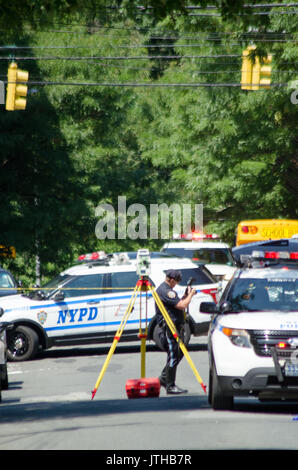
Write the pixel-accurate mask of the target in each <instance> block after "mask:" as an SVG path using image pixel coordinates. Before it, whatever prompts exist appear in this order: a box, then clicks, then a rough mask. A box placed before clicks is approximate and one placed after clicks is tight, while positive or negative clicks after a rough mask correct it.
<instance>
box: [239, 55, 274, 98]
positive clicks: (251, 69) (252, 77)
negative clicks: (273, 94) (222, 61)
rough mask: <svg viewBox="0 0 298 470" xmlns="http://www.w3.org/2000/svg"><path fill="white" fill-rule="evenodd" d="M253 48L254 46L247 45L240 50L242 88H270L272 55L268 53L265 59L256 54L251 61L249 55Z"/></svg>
mask: <svg viewBox="0 0 298 470" xmlns="http://www.w3.org/2000/svg"><path fill="white" fill-rule="evenodd" d="M255 49H256V46H249V47H248V48H247V49H245V50H244V51H243V52H242V68H241V89H242V90H259V89H260V88H261V89H262V88H270V83H271V62H272V55H268V56H267V58H266V59H261V60H260V58H259V57H258V56H256V57H255V60H254V62H253V60H252V58H251V57H250V56H249V55H250V52H251V51H252V50H255Z"/></svg>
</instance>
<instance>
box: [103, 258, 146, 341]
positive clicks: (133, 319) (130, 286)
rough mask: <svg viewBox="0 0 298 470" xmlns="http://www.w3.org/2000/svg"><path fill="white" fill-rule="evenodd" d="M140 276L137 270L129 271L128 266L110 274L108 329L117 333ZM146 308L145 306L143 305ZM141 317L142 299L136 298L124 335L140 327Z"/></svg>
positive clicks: (107, 313) (107, 306)
mask: <svg viewBox="0 0 298 470" xmlns="http://www.w3.org/2000/svg"><path fill="white" fill-rule="evenodd" d="M138 279H139V278H138V276H137V274H136V272H135V271H128V270H127V268H125V267H124V269H122V270H121V268H120V267H119V270H117V271H115V272H110V273H109V274H108V286H109V288H108V290H107V293H108V295H107V298H106V302H105V307H106V325H107V331H109V332H110V333H111V334H113V333H115V332H116V331H117V329H118V328H119V326H120V323H121V320H122V318H123V315H124V314H125V312H126V310H127V307H128V304H129V301H130V299H131V296H132V294H133V290H134V288H135V287H136V284H137V282H138ZM143 308H145V307H143ZM139 319H140V300H139V297H138V298H137V299H136V301H135V304H134V308H133V310H132V312H131V314H130V316H129V319H128V321H127V324H126V326H125V329H124V332H123V334H124V335H127V333H128V334H132V333H134V332H136V331H138V329H139Z"/></svg>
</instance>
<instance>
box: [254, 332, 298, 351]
mask: <svg viewBox="0 0 298 470" xmlns="http://www.w3.org/2000/svg"><path fill="white" fill-rule="evenodd" d="M248 333H249V336H250V342H251V344H252V346H253V348H254V351H255V353H256V354H257V356H265V357H269V356H271V351H270V350H271V348H272V347H274V346H276V345H277V344H278V343H279V342H280V341H287V340H288V339H290V338H298V331H293V330H248ZM292 352H293V350H289V349H288V350H287V349H284V350H280V349H279V350H278V356H279V357H284V358H287V357H290V356H291V354H292Z"/></svg>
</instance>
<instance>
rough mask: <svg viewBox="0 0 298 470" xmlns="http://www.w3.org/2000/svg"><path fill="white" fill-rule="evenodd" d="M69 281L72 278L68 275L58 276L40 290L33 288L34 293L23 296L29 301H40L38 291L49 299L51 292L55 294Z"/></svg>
mask: <svg viewBox="0 0 298 470" xmlns="http://www.w3.org/2000/svg"><path fill="white" fill-rule="evenodd" d="M69 279H72V276H69V275H68V274H64V275H62V274H59V275H58V276H57V277H55V278H54V279H52V280H51V281H49V282H47V283H46V284H45V285H44V286H42V287H40V288H35V289H34V291H32V292H30V293H29V294H25V295H28V296H29V297H30V299H38V300H40V291H43V292H44V294H45V296H46V297H50V296H51V295H52V294H53V292H56V290H57V289H59V288H60V287H62V286H63V285H65V283H66V282H67V280H69Z"/></svg>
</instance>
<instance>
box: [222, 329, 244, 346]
mask: <svg viewBox="0 0 298 470" xmlns="http://www.w3.org/2000/svg"><path fill="white" fill-rule="evenodd" d="M220 330H221V332H222V333H223V334H224V335H226V336H227V337H228V338H229V339H230V340H231V342H232V343H233V344H234V345H235V346H239V347H240V348H250V347H251V344H250V341H249V334H248V333H247V331H246V330H240V329H237V328H226V327H221V328H220Z"/></svg>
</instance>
